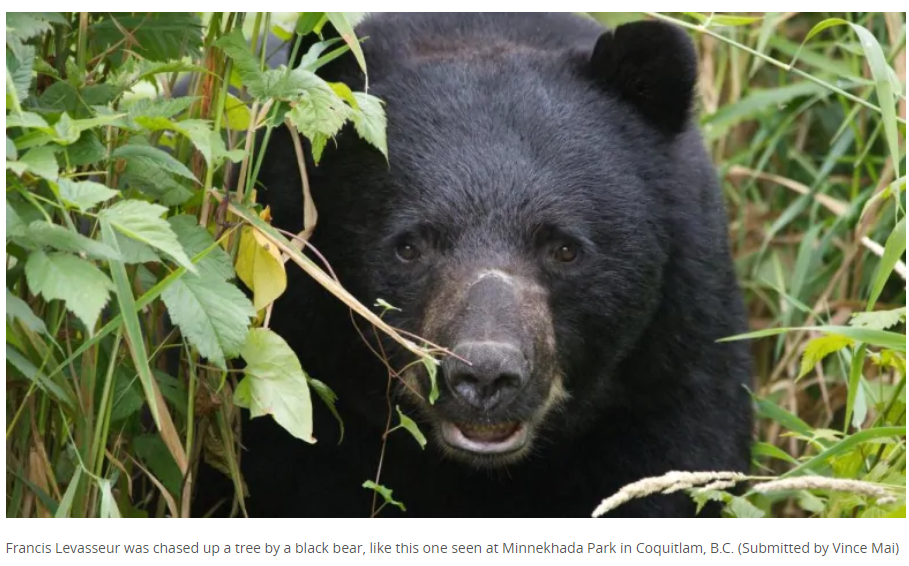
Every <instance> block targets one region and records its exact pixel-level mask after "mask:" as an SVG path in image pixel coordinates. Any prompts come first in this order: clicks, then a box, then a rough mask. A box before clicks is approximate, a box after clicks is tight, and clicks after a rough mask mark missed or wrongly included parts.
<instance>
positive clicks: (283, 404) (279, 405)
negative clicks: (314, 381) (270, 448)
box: [234, 328, 316, 443]
mask: <svg viewBox="0 0 909 566" xmlns="http://www.w3.org/2000/svg"><path fill="white" fill-rule="evenodd" d="M240 355H241V356H242V357H243V359H244V360H245V361H246V368H245V370H244V371H245V373H246V377H244V378H243V380H242V381H241V382H240V383H239V385H237V389H236V391H234V402H235V403H236V404H237V405H239V406H241V407H246V408H247V409H249V411H250V414H251V415H252V417H254V418H255V417H259V416H262V415H265V414H269V415H271V416H272V417H273V418H274V419H275V421H277V423H278V424H279V425H281V426H282V427H284V429H285V430H287V431H288V432H289V433H291V434H292V435H293V436H295V437H297V438H299V439H301V440H303V441H305V442H309V443H314V442H315V441H316V439H315V438H314V437H313V435H312V400H311V399H310V395H309V385H308V383H307V380H306V374H305V373H304V372H303V368H302V367H300V360H299V359H297V355H296V354H295V353H294V351H293V350H291V348H290V346H288V345H287V343H286V342H285V341H284V339H283V338H281V337H280V336H278V335H277V334H275V333H274V332H272V331H271V330H268V329H267V328H253V329H250V331H249V335H248V336H247V338H246V342H245V343H244V344H243V348H242V350H241V352H240Z"/></svg>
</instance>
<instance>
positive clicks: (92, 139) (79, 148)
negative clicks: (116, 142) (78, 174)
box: [63, 130, 107, 167]
mask: <svg viewBox="0 0 909 566" xmlns="http://www.w3.org/2000/svg"><path fill="white" fill-rule="evenodd" d="M63 150H64V151H65V152H66V162H67V163H68V164H69V165H70V166H71V167H81V166H83V165H91V164H92V163H97V162H99V161H102V160H105V159H107V148H106V147H104V145H102V144H101V142H100V141H98V136H97V135H96V134H95V132H93V131H91V130H83V131H82V135H81V136H79V141H77V142H76V143H74V144H71V145H68V146H66V147H65V148H63Z"/></svg>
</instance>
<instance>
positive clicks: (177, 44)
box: [88, 12, 202, 64]
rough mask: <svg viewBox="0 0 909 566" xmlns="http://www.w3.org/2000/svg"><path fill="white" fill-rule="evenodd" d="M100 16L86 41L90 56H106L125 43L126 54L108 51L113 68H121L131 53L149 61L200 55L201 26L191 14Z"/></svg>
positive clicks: (124, 50) (151, 13)
mask: <svg viewBox="0 0 909 566" xmlns="http://www.w3.org/2000/svg"><path fill="white" fill-rule="evenodd" d="M104 15H105V17H104V19H102V20H100V21H98V22H95V23H93V24H91V26H90V27H89V31H88V37H89V38H90V39H91V42H92V44H93V45H92V46H91V47H92V49H93V51H92V52H93V53H103V52H107V51H108V50H109V49H110V48H112V47H114V45H117V44H120V43H121V42H122V41H123V40H125V39H128V40H129V43H128V45H129V50H127V49H123V48H120V49H110V51H109V53H111V54H112V55H111V57H112V58H113V59H114V62H115V64H122V63H123V58H125V57H126V56H127V53H128V52H133V51H134V52H136V53H138V55H140V56H141V58H143V59H148V60H151V61H170V60H172V59H182V58H183V57H189V58H198V57H199V56H200V55H201V47H202V23H201V21H200V19H199V16H198V15H197V14H196V13H194V12H142V13H126V12H105V14H104ZM125 34H129V36H128V37H126V35H125Z"/></svg>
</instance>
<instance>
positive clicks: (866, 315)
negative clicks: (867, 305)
mask: <svg viewBox="0 0 909 566" xmlns="http://www.w3.org/2000/svg"><path fill="white" fill-rule="evenodd" d="M901 322H906V307H900V308H898V309H892V310H889V311H871V312H860V313H855V314H854V315H852V320H850V321H849V325H850V326H855V327H858V328H872V329H875V330H886V329H888V328H890V327H892V326H896V325H897V324H900V323H901Z"/></svg>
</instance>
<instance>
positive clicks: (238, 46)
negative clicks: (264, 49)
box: [215, 28, 264, 96]
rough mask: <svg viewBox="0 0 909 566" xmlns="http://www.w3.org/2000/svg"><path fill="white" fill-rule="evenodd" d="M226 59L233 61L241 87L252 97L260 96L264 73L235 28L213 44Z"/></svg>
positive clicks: (247, 44)
mask: <svg viewBox="0 0 909 566" xmlns="http://www.w3.org/2000/svg"><path fill="white" fill-rule="evenodd" d="M215 45H216V46H217V47H220V48H221V50H222V51H224V53H226V54H227V55H228V57H230V58H231V60H233V63H234V68H235V69H236V71H237V73H238V74H239V75H240V80H241V81H242V82H243V85H244V86H246V87H247V89H249V92H250V94H252V95H253V96H261V93H262V90H263V89H264V73H263V72H262V70H261V66H260V64H259V60H258V59H257V58H256V56H255V55H253V53H252V50H251V49H250V47H249V43H248V42H247V41H246V38H245V37H243V32H242V31H241V30H239V29H237V28H235V29H234V30H233V31H231V32H230V33H229V34H227V35H225V36H222V37H220V38H219V39H218V41H216V42H215ZM257 93H260V94H257Z"/></svg>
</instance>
